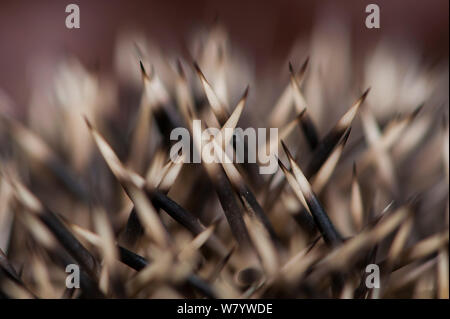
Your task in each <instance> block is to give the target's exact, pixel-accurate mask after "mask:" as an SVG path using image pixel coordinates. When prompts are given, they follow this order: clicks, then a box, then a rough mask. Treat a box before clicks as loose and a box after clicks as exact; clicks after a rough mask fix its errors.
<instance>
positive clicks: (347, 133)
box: [342, 126, 352, 145]
mask: <svg viewBox="0 0 450 319" xmlns="http://www.w3.org/2000/svg"><path fill="white" fill-rule="evenodd" d="M351 130H352V127H351V126H350V127H348V128H347V129H346V130H345V133H344V136H343V137H342V145H345V143H347V140H348V137H349V136H350V132H351Z"/></svg>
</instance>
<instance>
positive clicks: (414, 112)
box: [411, 103, 425, 118]
mask: <svg viewBox="0 0 450 319" xmlns="http://www.w3.org/2000/svg"><path fill="white" fill-rule="evenodd" d="M424 106H425V103H421V104H420V105H419V106H418V107H416V109H415V110H414V111H413V112H412V114H411V118H415V117H416V116H417V115H418V114H419V113H420V111H421V110H422V109H423V107H424Z"/></svg>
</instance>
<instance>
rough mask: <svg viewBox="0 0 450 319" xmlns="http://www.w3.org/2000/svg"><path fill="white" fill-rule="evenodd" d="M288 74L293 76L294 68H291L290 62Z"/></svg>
mask: <svg viewBox="0 0 450 319" xmlns="http://www.w3.org/2000/svg"><path fill="white" fill-rule="evenodd" d="M289 72H290V73H291V74H294V68H293V67H292V63H291V61H289Z"/></svg>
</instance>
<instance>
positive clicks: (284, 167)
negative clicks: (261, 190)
mask: <svg viewBox="0 0 450 319" xmlns="http://www.w3.org/2000/svg"><path fill="white" fill-rule="evenodd" d="M276 158H277V161H278V166H280V168H281V170H282V171H283V172H287V171H288V169H287V167H286V165H284V164H283V162H282V161H281V160H280V158H279V157H278V156H276Z"/></svg>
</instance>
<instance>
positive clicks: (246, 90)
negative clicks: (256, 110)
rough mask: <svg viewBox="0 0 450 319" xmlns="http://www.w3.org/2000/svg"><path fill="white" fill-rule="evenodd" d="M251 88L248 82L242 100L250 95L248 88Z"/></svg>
mask: <svg viewBox="0 0 450 319" xmlns="http://www.w3.org/2000/svg"><path fill="white" fill-rule="evenodd" d="M249 89H250V85H248V84H247V87H246V88H245V91H244V94H243V95H242V100H246V99H247V96H248V90H249Z"/></svg>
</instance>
